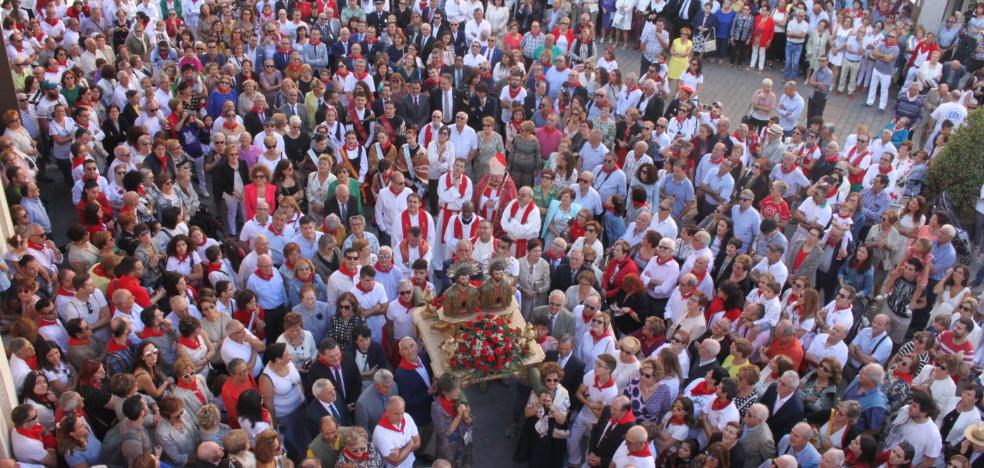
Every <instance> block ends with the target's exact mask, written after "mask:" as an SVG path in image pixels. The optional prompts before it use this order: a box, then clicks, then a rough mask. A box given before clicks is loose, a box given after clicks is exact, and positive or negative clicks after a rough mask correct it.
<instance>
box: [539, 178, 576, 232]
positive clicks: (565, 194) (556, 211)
mask: <svg viewBox="0 0 984 468" xmlns="http://www.w3.org/2000/svg"><path fill="white" fill-rule="evenodd" d="M575 196H576V194H575V192H574V191H573V190H571V189H569V188H567V189H563V190H561V191H560V193H559V195H558V196H557V199H555V200H552V201H551V202H550V205H549V206H548V207H547V211H546V218H545V219H544V221H543V229H542V231H541V232H540V236H542V237H543V239H544V242H545V243H546V244H550V243H551V242H553V239H554V237H565V238H566V237H567V234H568V231H569V230H570V223H571V220H572V219H574V217H575V216H577V214H578V213H579V212H580V211H581V205H579V204H577V203H574V198H575Z"/></svg>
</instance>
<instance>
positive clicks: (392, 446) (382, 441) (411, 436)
mask: <svg viewBox="0 0 984 468" xmlns="http://www.w3.org/2000/svg"><path fill="white" fill-rule="evenodd" d="M405 409H406V406H405V404H404V402H403V398H400V397H398V396H391V397H390V398H389V400H387V401H386V412H385V413H383V417H382V418H379V424H377V425H376V428H375V429H373V431H372V445H373V446H374V447H375V448H376V450H377V451H378V452H379V456H380V458H382V459H383V465H384V466H386V467H387V468H412V467H413V462H414V459H415V457H414V455H413V451H414V450H416V449H417V448H418V447H420V433H419V432H418V431H417V424H416V423H414V422H413V418H412V417H410V415H409V414H407V413H406V412H405Z"/></svg>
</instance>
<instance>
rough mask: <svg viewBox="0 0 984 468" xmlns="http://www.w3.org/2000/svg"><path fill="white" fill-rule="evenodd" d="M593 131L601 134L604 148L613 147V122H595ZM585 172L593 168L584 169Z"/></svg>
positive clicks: (610, 120)
mask: <svg viewBox="0 0 984 468" xmlns="http://www.w3.org/2000/svg"><path fill="white" fill-rule="evenodd" d="M595 129H596V130H598V131H600V132H601V142H602V144H604V145H605V147H606V148H614V147H615V121H614V120H612V119H608V120H601V119H598V120H595ZM584 169H585V170H588V169H593V168H584Z"/></svg>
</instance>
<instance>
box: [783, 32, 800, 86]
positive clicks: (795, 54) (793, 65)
mask: <svg viewBox="0 0 984 468" xmlns="http://www.w3.org/2000/svg"><path fill="white" fill-rule="evenodd" d="M802 54H803V43H802V42H800V43H798V44H797V43H794V42H788V41H787V42H786V67H785V68H783V70H782V76H783V78H785V79H787V80H792V79H794V78H796V76H797V75H799V61H800V56H801V55H802Z"/></svg>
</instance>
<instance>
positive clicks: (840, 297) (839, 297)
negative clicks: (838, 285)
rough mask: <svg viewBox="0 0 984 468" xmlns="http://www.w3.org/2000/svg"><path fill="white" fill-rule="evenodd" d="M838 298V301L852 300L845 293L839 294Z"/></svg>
mask: <svg viewBox="0 0 984 468" xmlns="http://www.w3.org/2000/svg"><path fill="white" fill-rule="evenodd" d="M837 298H838V299H850V298H849V297H848V296H847V294H844V293H841V294H838V295H837Z"/></svg>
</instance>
